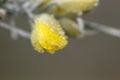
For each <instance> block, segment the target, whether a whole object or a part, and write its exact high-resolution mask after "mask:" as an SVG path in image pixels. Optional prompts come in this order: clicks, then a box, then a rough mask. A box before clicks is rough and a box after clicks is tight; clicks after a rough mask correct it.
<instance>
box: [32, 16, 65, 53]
mask: <svg viewBox="0 0 120 80" xmlns="http://www.w3.org/2000/svg"><path fill="white" fill-rule="evenodd" d="M31 42H32V45H33V47H34V48H35V50H37V51H38V52H42V51H43V49H44V50H46V51H47V52H49V53H54V52H55V51H57V50H60V49H62V48H64V47H65V46H66V45H67V37H66V36H65V32H64V31H63V29H62V28H61V26H60V24H59V23H58V21H57V20H56V19H55V18H54V17H53V16H52V15H49V14H41V15H38V16H36V17H35V19H34V23H33V29H32V33H31Z"/></svg>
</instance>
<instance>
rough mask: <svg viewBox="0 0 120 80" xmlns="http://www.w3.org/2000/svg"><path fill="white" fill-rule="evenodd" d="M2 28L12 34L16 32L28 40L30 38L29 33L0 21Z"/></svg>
mask: <svg viewBox="0 0 120 80" xmlns="http://www.w3.org/2000/svg"><path fill="white" fill-rule="evenodd" d="M0 27H2V28H5V29H7V30H10V31H11V32H15V33H16V34H18V35H20V36H21V37H24V38H28V39H29V38H30V33H29V32H27V31H24V30H22V29H19V28H16V27H14V26H13V25H8V24H6V23H5V22H2V21H0Z"/></svg>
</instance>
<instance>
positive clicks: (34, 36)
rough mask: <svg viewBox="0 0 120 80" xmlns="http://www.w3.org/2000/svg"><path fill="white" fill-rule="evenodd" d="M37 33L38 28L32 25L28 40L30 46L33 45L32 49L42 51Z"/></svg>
mask: <svg viewBox="0 0 120 80" xmlns="http://www.w3.org/2000/svg"><path fill="white" fill-rule="evenodd" d="M37 34H38V29H37V28H36V27H33V29H32V32H31V37H30V40H31V43H32V46H33V47H34V49H35V50H37V51H38V52H40V53H42V52H43V48H42V46H41V45H40V43H39V41H38V37H37Z"/></svg>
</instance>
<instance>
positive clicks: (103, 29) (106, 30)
mask: <svg viewBox="0 0 120 80" xmlns="http://www.w3.org/2000/svg"><path fill="white" fill-rule="evenodd" d="M85 27H88V28H91V29H93V30H95V31H99V32H103V33H106V34H109V35H112V36H116V37H119V38H120V29H116V28H112V27H110V26H106V25H103V24H99V23H95V22H90V21H85Z"/></svg>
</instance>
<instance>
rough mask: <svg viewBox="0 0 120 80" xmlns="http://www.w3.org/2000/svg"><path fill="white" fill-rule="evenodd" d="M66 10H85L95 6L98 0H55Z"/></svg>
mask: <svg viewBox="0 0 120 80" xmlns="http://www.w3.org/2000/svg"><path fill="white" fill-rule="evenodd" d="M53 1H54V2H55V3H57V4H58V5H59V6H60V7H61V8H62V9H63V10H65V11H66V12H73V13H77V12H80V11H81V12H85V11H88V10H90V9H91V8H93V7H94V6H95V5H96V4H97V3H98V0H53Z"/></svg>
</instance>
